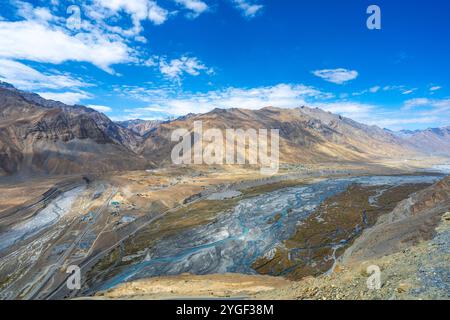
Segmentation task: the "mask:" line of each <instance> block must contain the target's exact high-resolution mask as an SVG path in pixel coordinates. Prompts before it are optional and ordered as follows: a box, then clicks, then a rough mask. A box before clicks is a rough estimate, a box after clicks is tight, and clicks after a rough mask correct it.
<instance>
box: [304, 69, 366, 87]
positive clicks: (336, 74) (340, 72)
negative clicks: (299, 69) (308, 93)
mask: <svg viewBox="0 0 450 320" xmlns="http://www.w3.org/2000/svg"><path fill="white" fill-rule="evenodd" d="M312 73H313V74H314V75H315V76H317V77H319V78H322V79H323V80H325V81H328V82H332V83H336V84H343V83H345V82H347V81H350V80H353V79H356V78H357V77H358V72H357V71H355V70H347V69H344V68H338V69H324V70H316V71H313V72H312Z"/></svg>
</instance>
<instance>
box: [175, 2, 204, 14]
mask: <svg viewBox="0 0 450 320" xmlns="http://www.w3.org/2000/svg"><path fill="white" fill-rule="evenodd" d="M175 2H176V3H178V4H179V5H182V6H183V7H185V8H186V9H188V10H190V13H189V14H188V17H190V18H196V17H198V16H199V15H200V14H202V13H203V12H205V11H206V10H208V5H207V4H206V3H205V2H203V1H201V0H175Z"/></svg>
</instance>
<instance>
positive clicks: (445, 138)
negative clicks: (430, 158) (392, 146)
mask: <svg viewBox="0 0 450 320" xmlns="http://www.w3.org/2000/svg"><path fill="white" fill-rule="evenodd" d="M398 135H399V136H400V137H402V138H403V139H404V140H406V141H408V142H409V143H411V144H412V145H414V146H415V147H416V148H418V149H420V150H422V151H423V152H424V153H427V154H430V155H441V156H449V155H450V127H443V128H429V129H426V130H415V131H408V130H403V131H400V132H399V133H398Z"/></svg>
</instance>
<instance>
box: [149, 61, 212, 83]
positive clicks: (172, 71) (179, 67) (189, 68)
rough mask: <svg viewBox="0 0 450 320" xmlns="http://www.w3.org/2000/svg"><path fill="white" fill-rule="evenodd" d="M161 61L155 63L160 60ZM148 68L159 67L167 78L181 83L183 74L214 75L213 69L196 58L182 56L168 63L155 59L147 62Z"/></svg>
mask: <svg viewBox="0 0 450 320" xmlns="http://www.w3.org/2000/svg"><path fill="white" fill-rule="evenodd" d="M158 59H159V61H155V60H158ZM146 65H147V66H158V67H159V71H160V72H161V73H162V74H163V75H164V76H165V77H167V78H169V79H172V80H177V81H180V80H181V77H182V76H183V74H189V75H191V76H198V75H200V74H201V73H202V72H205V73H207V74H212V73H214V70H213V69H212V68H208V67H207V66H205V65H204V64H203V63H202V62H201V61H200V60H199V59H197V58H195V57H187V56H182V57H181V58H179V59H173V60H170V61H166V59H165V58H158V57H155V58H153V59H149V60H148V61H147V62H146Z"/></svg>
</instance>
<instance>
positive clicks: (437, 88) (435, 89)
mask: <svg viewBox="0 0 450 320" xmlns="http://www.w3.org/2000/svg"><path fill="white" fill-rule="evenodd" d="M440 89H442V87H440V86H433V87H431V88H430V91H437V90H440Z"/></svg>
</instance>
